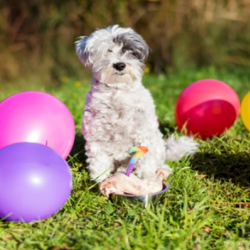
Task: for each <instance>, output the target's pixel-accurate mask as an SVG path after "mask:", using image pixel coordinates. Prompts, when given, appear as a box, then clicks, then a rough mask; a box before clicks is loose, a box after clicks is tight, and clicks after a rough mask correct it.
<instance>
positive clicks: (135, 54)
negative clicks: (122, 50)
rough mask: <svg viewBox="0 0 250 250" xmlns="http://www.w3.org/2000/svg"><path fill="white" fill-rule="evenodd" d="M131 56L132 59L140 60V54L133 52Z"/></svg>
mask: <svg viewBox="0 0 250 250" xmlns="http://www.w3.org/2000/svg"><path fill="white" fill-rule="evenodd" d="M132 55H133V57H134V58H136V59H140V58H141V56H140V54H139V53H137V52H133V53H132Z"/></svg>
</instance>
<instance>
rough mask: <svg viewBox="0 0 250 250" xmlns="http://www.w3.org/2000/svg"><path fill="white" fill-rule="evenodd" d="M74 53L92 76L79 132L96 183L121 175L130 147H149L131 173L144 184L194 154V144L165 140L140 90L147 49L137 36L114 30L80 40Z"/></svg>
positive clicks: (149, 99)
mask: <svg viewBox="0 0 250 250" xmlns="http://www.w3.org/2000/svg"><path fill="white" fill-rule="evenodd" d="M76 51H77V55H78V57H79V59H80V60H81V62H82V63H83V64H84V65H85V66H86V67H87V68H89V69H91V70H92V73H93V79H92V81H91V84H92V87H91V91H90V92H89V93H88V95H87V101H86V105H85V109H84V113H83V126H82V133H83V135H84V138H85V140H86V154H87V157H88V159H87V162H88V164H89V165H88V169H89V171H90V175H91V178H92V179H95V180H96V181H98V182H100V181H102V180H104V179H105V178H107V177H108V176H109V175H110V174H111V173H113V172H116V171H117V170H119V171H125V170H126V167H127V165H128V162H129V160H130V157H131V156H130V155H129V154H128V149H129V148H130V147H131V146H138V145H142V146H146V147H148V153H147V154H145V155H144V156H143V157H141V158H140V159H139V160H138V162H137V164H136V168H135V170H134V173H135V174H136V175H137V176H138V177H139V178H142V179H150V178H154V176H155V175H156V170H157V169H162V168H163V169H165V170H167V171H168V172H169V173H170V172H171V169H170V168H169V167H168V166H167V165H165V161H166V160H178V159H180V158H181V157H183V156H184V155H186V154H193V153H194V152H195V151H196V149H197V143H196V142H194V141H193V139H192V138H189V137H185V136H183V137H181V138H180V139H178V140H175V139H174V138H173V137H170V138H169V139H168V140H166V141H165V140H163V136H162V134H161V132H160V130H159V128H158V125H159V124H158V121H157V117H156V114H155V105H154V102H153V99H152V97H151V94H150V93H149V91H148V90H147V89H146V88H145V87H144V86H143V85H142V76H143V73H144V67H145V64H144V62H145V60H146V58H147V56H148V52H149V48H148V45H147V44H146V42H145V41H144V40H143V38H142V37H141V36H140V35H139V34H137V33H136V32H135V31H133V30H132V29H131V28H121V27H119V26H118V25H114V26H111V27H108V28H106V29H100V30H97V31H95V32H94V33H92V34H91V35H90V36H89V37H80V40H79V41H77V42H76Z"/></svg>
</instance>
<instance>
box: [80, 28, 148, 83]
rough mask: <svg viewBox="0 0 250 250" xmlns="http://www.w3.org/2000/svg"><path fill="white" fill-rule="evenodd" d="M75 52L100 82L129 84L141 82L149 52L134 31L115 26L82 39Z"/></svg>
mask: <svg viewBox="0 0 250 250" xmlns="http://www.w3.org/2000/svg"><path fill="white" fill-rule="evenodd" d="M76 52H77V55H78V57H79V59H80V60H81V62H82V63H83V64H84V65H85V66H86V67H87V68H89V69H91V70H92V72H93V76H94V78H95V79H97V80H98V81H99V82H101V83H108V84H112V83H125V84H127V83H132V82H134V81H135V80H140V79H141V77H142V75H143V73H144V68H145V64H144V63H145V60H146V58H147V55H148V52H149V49H148V45H147V44H146V42H145V41H144V40H143V38H142V37H141V36H140V35H139V34H137V33H136V32H135V31H133V30H132V29H131V28H121V27H119V26H118V25H114V26H111V27H108V28H106V29H100V30H97V31H95V32H94V33H92V34H91V35H90V36H89V37H80V40H79V41H77V42H76Z"/></svg>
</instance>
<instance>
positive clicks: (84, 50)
mask: <svg viewBox="0 0 250 250" xmlns="http://www.w3.org/2000/svg"><path fill="white" fill-rule="evenodd" d="M79 38H80V40H78V41H76V42H75V44H76V53H77V55H78V57H79V59H80V61H81V62H82V63H83V65H85V66H86V67H87V68H91V67H92V61H91V59H90V54H91V51H90V48H89V45H88V41H89V37H87V36H81V37H79Z"/></svg>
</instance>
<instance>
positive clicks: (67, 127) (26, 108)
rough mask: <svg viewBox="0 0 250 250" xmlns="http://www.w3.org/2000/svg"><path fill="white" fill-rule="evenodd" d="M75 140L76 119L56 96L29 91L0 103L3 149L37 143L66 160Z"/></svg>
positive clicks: (0, 136)
mask: <svg viewBox="0 0 250 250" xmlns="http://www.w3.org/2000/svg"><path fill="white" fill-rule="evenodd" d="M74 139H75V125H74V120H73V117H72V115H71V113H70V111H69V110H68V108H67V107H66V106H65V105H64V104H63V103H62V102H61V101H60V100H59V99H57V98H55V97H54V96H52V95H49V94H47V93H43V92H37V91H27V92H21V93H18V94H15V95H12V96H10V97H8V98H6V99H5V100H3V101H2V102H1V103H0V149H1V148H4V147H6V146H8V145H11V144H13V143H17V142H37V143H41V144H43V145H47V146H49V147H51V148H53V149H54V150H55V151H56V152H58V153H59V154H60V155H61V156H62V157H64V158H66V157H67V156H68V154H69V153H70V151H71V149H72V146H73V143H74Z"/></svg>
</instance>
